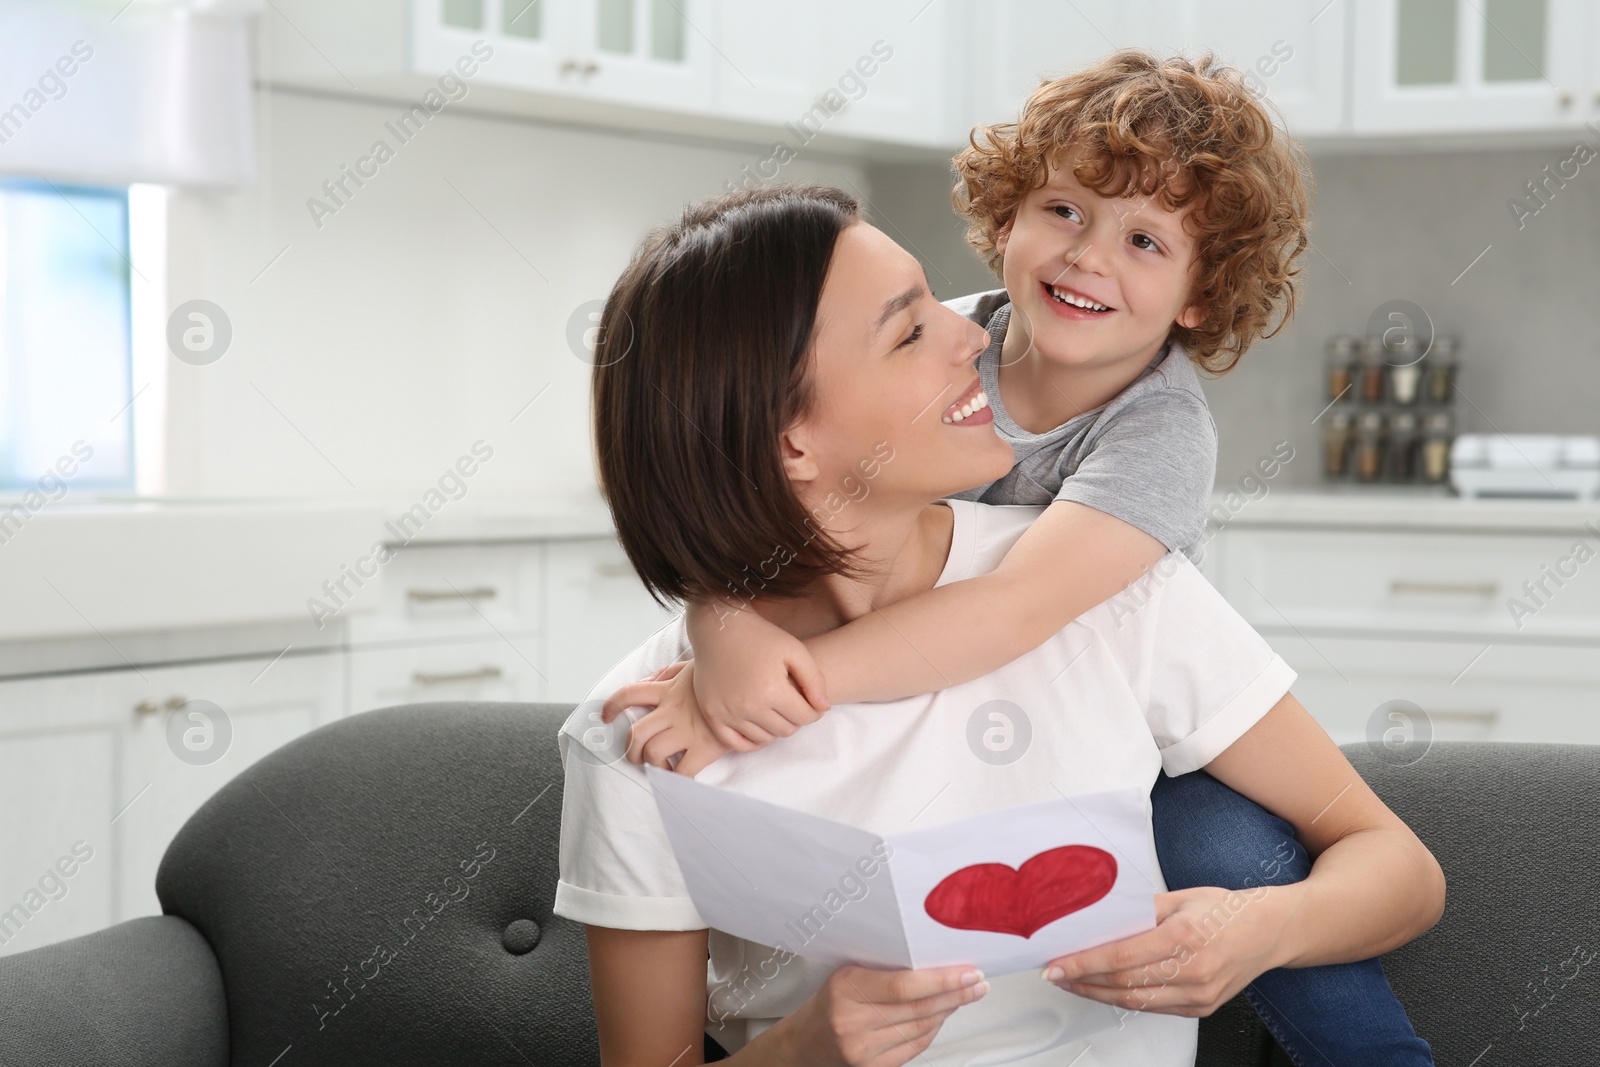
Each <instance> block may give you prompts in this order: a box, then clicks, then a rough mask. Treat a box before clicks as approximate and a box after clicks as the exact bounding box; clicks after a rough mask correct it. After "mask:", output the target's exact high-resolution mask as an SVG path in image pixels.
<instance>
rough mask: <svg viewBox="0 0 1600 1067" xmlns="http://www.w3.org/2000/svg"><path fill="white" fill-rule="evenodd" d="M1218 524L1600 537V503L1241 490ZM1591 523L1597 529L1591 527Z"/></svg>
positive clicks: (1226, 501)
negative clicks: (1253, 495)
mask: <svg viewBox="0 0 1600 1067" xmlns="http://www.w3.org/2000/svg"><path fill="white" fill-rule="evenodd" d="M1210 514H1211V525H1212V527H1213V528H1218V527H1221V528H1229V527H1255V528H1265V527H1278V528H1295V527H1337V528H1343V529H1369V530H1395V531H1411V530H1416V531H1428V530H1440V531H1453V532H1481V533H1560V534H1583V533H1585V532H1587V533H1589V534H1592V535H1594V536H1597V537H1600V502H1597V501H1593V500H1590V501H1575V500H1497V499H1489V500H1483V499H1475V500H1466V499H1462V498H1460V497H1456V496H1448V495H1444V494H1443V493H1430V492H1428V491H1425V490H1424V491H1410V492H1408V491H1404V490H1397V491H1393V492H1378V491H1372V490H1367V491H1364V492H1363V491H1357V490H1349V491H1345V490H1317V489H1271V488H1269V490H1268V492H1267V493H1266V494H1265V495H1262V496H1259V497H1256V498H1254V499H1252V498H1250V497H1248V496H1246V495H1245V494H1244V493H1243V492H1240V491H1238V490H1233V491H1219V492H1217V493H1215V494H1213V495H1212V498H1211V509H1210ZM1590 524H1592V528H1590Z"/></svg>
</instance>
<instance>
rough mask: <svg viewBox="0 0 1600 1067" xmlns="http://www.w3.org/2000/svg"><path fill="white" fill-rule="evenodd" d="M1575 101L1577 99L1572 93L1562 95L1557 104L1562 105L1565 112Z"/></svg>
mask: <svg viewBox="0 0 1600 1067" xmlns="http://www.w3.org/2000/svg"><path fill="white" fill-rule="evenodd" d="M1574 99H1575V97H1574V96H1573V95H1572V94H1571V93H1562V94H1561V97H1560V99H1559V100H1558V101H1557V102H1558V103H1560V105H1561V110H1563V111H1565V110H1566V109H1567V108H1569V107H1571V106H1572V103H1573V100H1574Z"/></svg>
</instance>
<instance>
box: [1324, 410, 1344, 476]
mask: <svg viewBox="0 0 1600 1067" xmlns="http://www.w3.org/2000/svg"><path fill="white" fill-rule="evenodd" d="M1350 423H1351V415H1350V413H1349V412H1348V411H1336V412H1334V413H1333V414H1332V415H1331V416H1329V418H1328V424H1327V425H1326V426H1324V427H1323V428H1322V469H1323V472H1324V473H1325V474H1326V475H1327V476H1328V477H1329V478H1344V477H1346V476H1347V475H1349V473H1350Z"/></svg>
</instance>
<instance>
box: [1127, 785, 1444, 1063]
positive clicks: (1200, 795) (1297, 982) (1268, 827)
mask: <svg viewBox="0 0 1600 1067" xmlns="http://www.w3.org/2000/svg"><path fill="white" fill-rule="evenodd" d="M1150 805H1151V810H1152V812H1153V818H1154V823H1155V837H1156V854H1157V856H1158V857H1159V858H1160V860H1161V873H1162V875H1163V876H1164V877H1165V878H1166V880H1167V886H1168V887H1169V888H1171V889H1193V888H1195V887H1197V886H1219V887H1221V888H1223V889H1250V888H1253V887H1255V886H1259V885H1287V884H1290V883H1293V882H1299V881H1302V880H1304V879H1305V877H1306V876H1307V875H1308V874H1310V873H1311V859H1310V857H1309V856H1307V855H1306V850H1305V849H1304V848H1303V847H1301V845H1300V842H1298V841H1296V840H1295V838H1294V827H1293V826H1291V825H1289V823H1288V822H1286V821H1285V820H1283V819H1280V818H1278V816H1276V815H1273V814H1272V813H1271V812H1269V811H1267V810H1266V809H1265V808H1262V807H1260V806H1259V805H1257V804H1256V803H1255V802H1254V801H1252V800H1250V799H1248V798H1247V797H1244V796H1241V795H1240V794H1238V793H1236V792H1234V791H1233V790H1232V789H1229V788H1228V787H1227V786H1225V785H1223V784H1222V783H1221V782H1219V781H1217V780H1216V779H1215V778H1213V777H1211V776H1210V775H1209V774H1207V773H1206V772H1205V771H1195V772H1194V773H1192V774H1184V775H1179V776H1178V777H1177V778H1169V777H1167V776H1166V775H1165V774H1163V775H1161V776H1160V777H1159V778H1157V779H1156V785H1155V788H1154V789H1153V790H1151V792H1150ZM1244 993H1245V996H1246V997H1247V998H1249V1000H1250V1003H1251V1005H1252V1006H1254V1008H1255V1009H1256V1014H1257V1015H1259V1016H1261V1021H1262V1022H1263V1023H1265V1024H1266V1027H1267V1029H1268V1030H1270V1031H1271V1032H1272V1036H1273V1037H1274V1038H1276V1039H1277V1041H1278V1044H1279V1045H1280V1046H1282V1048H1283V1050H1284V1052H1286V1053H1288V1054H1289V1058H1290V1059H1291V1060H1293V1061H1294V1062H1295V1063H1296V1064H1298V1065H1300V1067H1346V1065H1347V1064H1348V1065H1352V1067H1354V1065H1358V1064H1359V1065H1361V1067H1390V1065H1395V1064H1404V1065H1406V1067H1413V1065H1418V1064H1428V1065H1431V1064H1432V1063H1433V1052H1432V1051H1431V1050H1430V1049H1429V1048H1428V1043H1427V1042H1426V1041H1424V1040H1422V1038H1420V1037H1418V1036H1417V1035H1416V1032H1415V1031H1414V1030H1412V1028H1411V1020H1410V1019H1409V1018H1408V1017H1407V1016H1406V1010H1405V1009H1404V1008H1403V1007H1401V1006H1400V1001H1399V999H1397V998H1396V997H1395V995H1394V990H1392V989H1390V988H1389V980H1388V979H1387V978H1385V977H1384V974H1383V968H1382V966H1380V965H1379V963H1378V961H1377V960H1375V959H1374V960H1362V961H1361V962H1360V963H1339V964H1332V965H1328V966H1323V967H1280V968H1278V969H1277V970H1273V971H1268V972H1266V973H1265V974H1263V975H1261V976H1260V977H1259V978H1257V979H1256V980H1255V981H1254V982H1251V983H1250V984H1249V985H1248V986H1246V987H1245V990H1244Z"/></svg>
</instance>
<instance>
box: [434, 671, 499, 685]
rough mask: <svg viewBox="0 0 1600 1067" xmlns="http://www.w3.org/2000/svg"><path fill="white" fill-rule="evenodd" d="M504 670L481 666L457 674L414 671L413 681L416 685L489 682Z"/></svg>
mask: <svg viewBox="0 0 1600 1067" xmlns="http://www.w3.org/2000/svg"><path fill="white" fill-rule="evenodd" d="M502 673H503V672H502V671H501V670H500V668H499V667H479V668H478V669H477V670H475V671H457V672H456V673H455V674H428V673H426V672H424V671H412V672H411V681H412V684H414V685H449V684H451V683H452V682H488V681H492V680H494V679H496V678H499V677H500V676H501V674H502Z"/></svg>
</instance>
